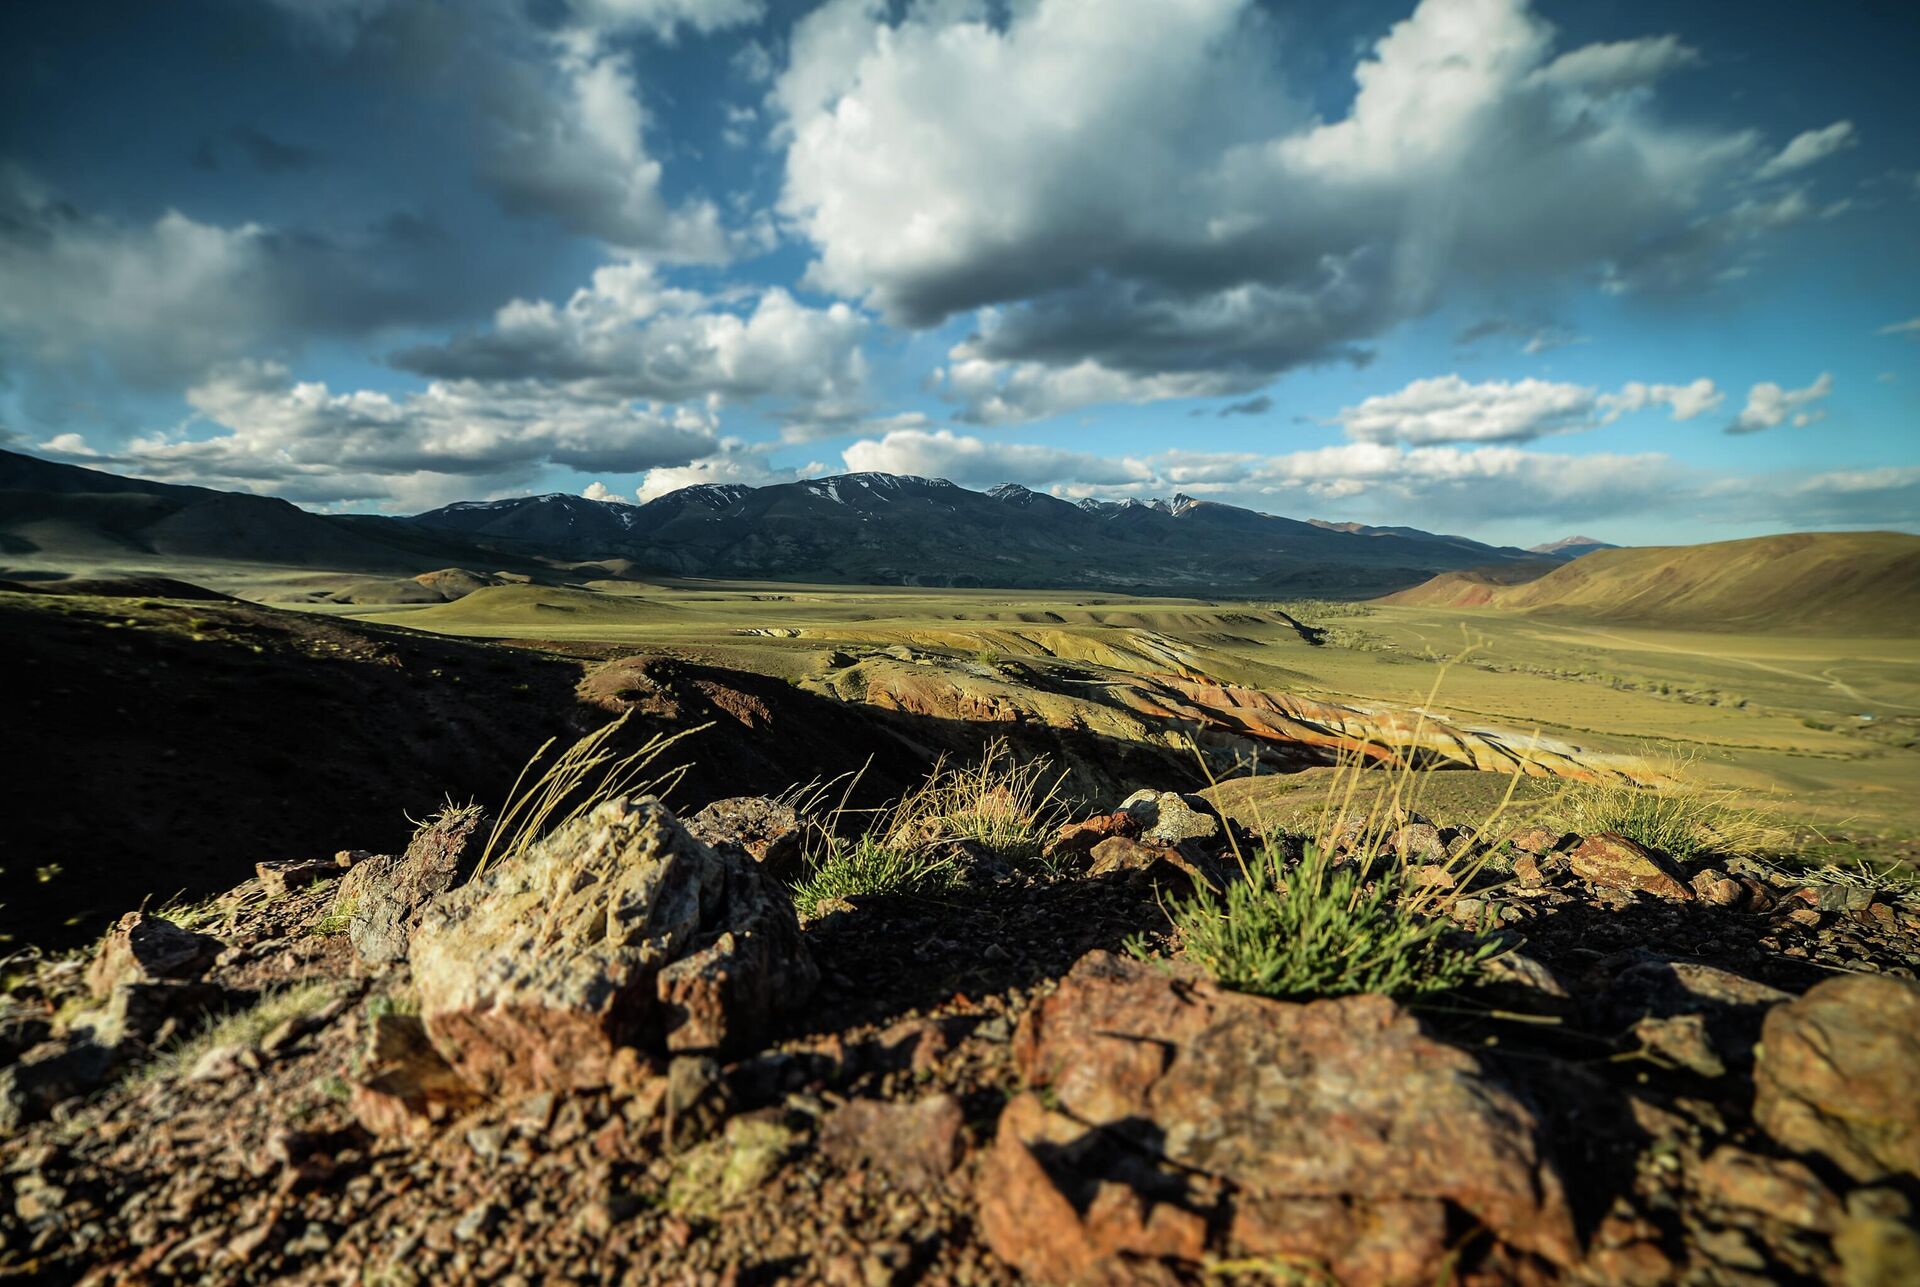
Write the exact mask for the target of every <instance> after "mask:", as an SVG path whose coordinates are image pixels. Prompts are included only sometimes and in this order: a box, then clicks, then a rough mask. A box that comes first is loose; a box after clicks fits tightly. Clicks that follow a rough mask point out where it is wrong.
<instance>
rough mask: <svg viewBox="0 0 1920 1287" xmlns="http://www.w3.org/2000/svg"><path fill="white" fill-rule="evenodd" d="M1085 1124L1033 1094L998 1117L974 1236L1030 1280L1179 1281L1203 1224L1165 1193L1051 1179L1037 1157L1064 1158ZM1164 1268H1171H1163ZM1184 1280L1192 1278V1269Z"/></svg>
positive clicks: (1192, 1263)
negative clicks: (1048, 1105)
mask: <svg viewBox="0 0 1920 1287" xmlns="http://www.w3.org/2000/svg"><path fill="white" fill-rule="evenodd" d="M1085 1135H1086V1132H1085V1128H1084V1127H1083V1126H1081V1125H1080V1124H1079V1123H1077V1122H1075V1121H1073V1120H1072V1119H1071V1118H1069V1117H1067V1116H1065V1115H1064V1114H1061V1113H1056V1112H1052V1111H1050V1110H1049V1109H1048V1108H1047V1107H1046V1106H1045V1105H1044V1104H1042V1103H1041V1102H1040V1100H1039V1099H1038V1098H1037V1097H1036V1096H1033V1095H1027V1094H1023V1095H1016V1096H1015V1097H1014V1098H1013V1099H1012V1101H1010V1102H1009V1103H1008V1104H1007V1107H1006V1110H1005V1111H1004V1112H1002V1113H1001V1114H1000V1125H999V1129H998V1131H997V1133H996V1134H995V1137H994V1142H993V1147H992V1149H991V1150H989V1152H988V1154H987V1156H986V1157H985V1159H984V1160H983V1162H982V1165H981V1169H980V1173H979V1177H978V1180H977V1181H976V1184H975V1189H974V1194H975V1205H976V1211H977V1218H978V1220H979V1225H980V1235H981V1237H982V1238H983V1239H984V1240H985V1241H986V1244H987V1246H988V1247H990V1248H992V1250H993V1253H994V1254H995V1255H997V1256H999V1257H1000V1258H1001V1259H1002V1260H1004V1261H1006V1262H1007V1263H1008V1264H1010V1265H1013V1266H1014V1267H1016V1268H1017V1269H1019V1270H1020V1271H1021V1272H1022V1273H1024V1274H1026V1275H1027V1276H1028V1277H1029V1278H1032V1279H1034V1280H1035V1281H1038V1282H1046V1283H1060V1284H1081V1283H1089V1284H1113V1285H1115V1287H1118V1285H1120V1284H1128V1285H1132V1284H1141V1285H1143V1287H1145V1285H1153V1287H1158V1285H1160V1284H1167V1285H1168V1287H1171V1284H1174V1283H1178V1282H1181V1281H1183V1275H1182V1274H1181V1273H1180V1272H1179V1271H1180V1269H1182V1268H1185V1269H1187V1270H1189V1271H1191V1270H1192V1269H1194V1268H1197V1267H1198V1264H1199V1262H1200V1260H1201V1259H1202V1257H1203V1256H1204V1255H1205V1252H1206V1240H1207V1221H1206V1218H1205V1217H1204V1216H1203V1215H1201V1214H1200V1213H1198V1212H1196V1211H1193V1210H1190V1209H1188V1208H1187V1207H1185V1206H1184V1205H1182V1204H1181V1203H1180V1202H1179V1201H1178V1200H1177V1198H1176V1197H1175V1193H1176V1190H1174V1189H1172V1188H1171V1187H1170V1188H1169V1190H1168V1191H1167V1192H1166V1193H1164V1194H1160V1195H1152V1194H1149V1193H1143V1192H1142V1188H1143V1187H1148V1188H1150V1187H1151V1186H1144V1185H1140V1184H1138V1183H1137V1182H1136V1183H1135V1184H1128V1183H1125V1182H1123V1181H1116V1180H1106V1179H1101V1178H1099V1177H1098V1176H1097V1175H1096V1176H1094V1177H1092V1178H1086V1179H1082V1178H1081V1177H1078V1176H1074V1175H1072V1174H1071V1173H1069V1174H1066V1175H1056V1174H1055V1173H1054V1171H1053V1170H1051V1169H1049V1163H1048V1162H1047V1161H1043V1160H1042V1159H1043V1157H1044V1158H1048V1159H1053V1160H1054V1165H1055V1166H1056V1167H1057V1166H1058V1164H1059V1160H1063V1159H1064V1160H1068V1161H1069V1164H1070V1162H1071V1159H1072V1156H1073V1153H1074V1151H1075V1150H1076V1147H1077V1146H1081V1145H1084V1144H1085V1142H1086V1141H1085ZM1170 1262H1171V1263H1170ZM1186 1276H1191V1275H1190V1272H1189V1274H1188V1275H1186Z"/></svg>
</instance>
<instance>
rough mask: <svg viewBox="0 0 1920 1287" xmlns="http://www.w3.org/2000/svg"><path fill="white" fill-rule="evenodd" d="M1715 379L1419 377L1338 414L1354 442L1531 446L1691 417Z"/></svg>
mask: <svg viewBox="0 0 1920 1287" xmlns="http://www.w3.org/2000/svg"><path fill="white" fill-rule="evenodd" d="M1723 397H1724V395H1723V394H1722V393H1721V392H1720V391H1719V390H1718V389H1717V388H1716V387H1715V385H1714V383H1713V381H1712V380H1709V379H1706V378H1704V377H1702V378H1701V379H1698V380H1695V381H1693V382H1692V383H1691V384H1644V383H1641V382H1639V381H1634V382H1631V383H1629V384H1626V385H1624V386H1622V387H1621V389H1620V391H1619V392H1617V393H1601V392H1600V391H1599V390H1597V389H1594V388H1591V387H1588V386H1586V385H1580V384H1568V383H1563V382H1558V381H1552V380H1537V379H1526V380H1512V381H1507V380H1488V381H1485V382H1482V383H1478V384H1475V383H1472V382H1469V381H1467V380H1465V379H1463V378H1462V377H1460V376H1458V375H1443V376H1435V377H1432V378H1430V379H1424V380H1415V381H1413V382H1412V383H1411V384H1409V385H1407V386H1406V387H1405V388H1403V389H1400V390H1398V391H1396V392H1394V393H1383V394H1376V395H1375V396H1373V397H1370V398H1367V399H1365V400H1364V401H1362V402H1361V403H1359V404H1358V405H1357V406H1351V407H1346V408H1343V409H1342V410H1341V412H1340V414H1339V416H1338V417H1337V419H1338V420H1339V422H1340V424H1341V426H1342V427H1343V428H1344V429H1345V430H1346V434H1347V437H1349V438H1351V439H1353V440H1355V441H1356V442H1366V443H1405V444H1408V445H1411V446H1421V445H1426V444H1433V443H1455V442H1528V441H1531V440H1533V439H1535V438H1544V437H1548V436H1551V435H1554V434H1564V433H1578V432H1580V431H1582V430H1587V429H1592V428H1595V427H1596V426H1599V425H1603V424H1611V423H1613V422H1614V421H1615V420H1618V419H1619V418H1620V417H1622V416H1625V415H1631V414H1633V413H1634V412H1637V411H1644V410H1646V409H1647V408H1649V407H1653V406H1662V405H1664V406H1666V407H1668V408H1669V409H1670V410H1671V412H1672V416H1673V419H1675V420H1691V419H1693V418H1694V417H1695V416H1698V415H1700V414H1702V413H1703V412H1705V411H1708V410H1711V409H1712V408H1713V407H1715V406H1717V405H1719V403H1720V402H1721V400H1722V398H1723Z"/></svg>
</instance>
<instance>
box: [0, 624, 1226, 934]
mask: <svg viewBox="0 0 1920 1287" xmlns="http://www.w3.org/2000/svg"><path fill="white" fill-rule="evenodd" d="M568 651H570V652H573V653H576V654H578V655H562V654H561V653H560V652H555V651H546V650H542V649H540V648H535V647H527V646H520V645H511V644H491V643H483V642H476V641H470V640H463V639H457V638H452V637H447V636H437V635H429V634H422V633H418V632H414V631H408V630H402V629H397V628H392V627H382V626H374V625H368V624H365V623H359V622H353V621H349V620H342V619H339V618H333V617H326V616H319V615H312V614H304V613H289V612H284V611H278V610H274V609H269V608H263V607H259V606H257V605H253V604H248V603H241V602H236V601H229V602H180V601H172V600H163V599H136V598H98V597H86V596H65V597H61V598H57V599H56V598H51V597H41V596H35V595H27V594H11V593H8V594H0V670H3V671H4V673H5V674H7V675H8V676H9V677H10V679H11V680H12V682H13V684H14V685H15V686H16V687H15V689H14V693H15V695H14V696H11V697H10V698H9V701H8V708H7V717H8V721H9V729H8V732H9V744H10V745H11V746H12V747H14V748H18V749H20V750H21V751H23V752H24V753H23V754H19V755H18V756H16V757H14V762H13V763H12V764H10V766H9V769H8V772H7V774H6V775H5V778H4V779H3V780H0V809H4V811H5V816H6V818H7V820H8V821H7V825H6V827H5V829H4V833H0V868H4V870H5V875H6V876H7V894H6V897H5V898H4V900H0V934H5V935H8V936H10V944H11V945H16V946H17V945H19V944H22V943H33V944H36V945H39V946H42V947H49V948H54V947H64V946H68V945H72V944H77V943H81V942H85V941H87V940H89V939H90V938H92V937H93V936H95V935H97V934H98V933H99V931H100V930H101V929H102V928H104V926H105V925H107V924H108V923H110V922H111V921H112V920H113V919H114V918H116V917H118V916H119V915H121V914H122V913H124V912H126V911H128V910H130V909H132V908H133V907H136V906H138V905H139V904H140V903H141V901H142V900H143V899H149V898H150V899H152V900H153V901H154V902H155V903H156V904H158V903H164V902H165V901H167V900H168V899H171V898H173V897H175V896H176V895H178V896H183V897H185V898H188V899H193V898H199V897H205V896H208V895H211V894H215V893H219V892H222V891H224V890H226V889H229V888H231V887H232V886H234V885H236V884H238V883H239V882H241V881H242V880H244V879H246V878H247V877H248V876H250V875H251V874H252V871H253V864H254V863H255V862H257V861H259V860H262V859H269V858H294V857H313V856H319V855H324V854H330V853H332V852H334V851H336V850H340V849H348V848H359V849H372V850H376V851H391V850H395V849H397V848H398V847H400V846H402V845H403V844H404V843H405V841H406V839H407V837H408V835H409V834H411V832H412V829H413V825H414V823H413V821H412V820H413V819H417V818H421V817H424V816H426V815H428V814H430V813H431V812H432V811H433V810H434V809H436V808H437V807H438V806H439V805H440V804H441V803H442V802H443V801H445V800H447V799H449V798H451V799H454V800H457V801H464V800H468V799H473V800H478V801H480V802H481V803H483V804H487V805H490V806H497V805H498V804H499V803H500V802H501V801H503V800H504V798H505V796H506V794H507V792H508V790H509V789H510V787H511V785H512V783H513V781H514V778H515V776H516V775H517V774H518V772H519V771H520V768H521V766H522V765H523V764H524V763H525V762H526V760H527V758H528V757H529V756H530V755H531V754H532V753H533V752H534V751H535V749H536V748H538V747H539V746H540V745H541V743H542V742H544V741H546V740H547V739H548V738H555V739H558V741H559V742H561V743H562V744H564V743H567V742H570V741H571V740H573V739H574V738H577V737H579V736H580V735H582V734H583V733H586V732H588V731H590V730H591V729H593V728H596V727H599V726H600V725H602V724H604V723H605V722H606V720H607V719H608V718H610V717H611V715H612V714H613V713H615V712H617V711H620V710H624V709H628V708H631V709H632V711H633V718H632V720H631V721H630V724H629V727H628V728H627V729H625V730H623V739H625V742H626V744H627V745H628V746H632V745H637V744H638V743H639V742H641V741H644V740H645V738H647V737H648V736H649V735H651V734H653V733H656V732H673V731H678V730H682V729H687V728H693V727H697V726H699V725H703V724H710V725H711V727H709V728H707V729H705V730H704V731H702V732H700V733H698V734H697V735H694V736H692V737H690V738H689V739H687V740H686V741H685V742H683V743H680V744H679V745H677V746H676V747H674V748H673V749H672V750H671V751H670V752H669V753H668V754H667V755H666V756H665V757H663V758H662V759H661V761H660V762H659V766H658V767H660V768H663V769H664V768H667V767H669V766H674V765H679V764H682V763H684V764H686V765H687V766H688V772H687V775H686V777H685V779H684V780H683V781H682V782H681V784H680V786H679V787H678V788H677V789H676V790H675V791H674V792H673V793H672V795H671V796H670V803H672V804H673V805H674V806H675V807H676V808H679V809H681V810H682V811H690V810H693V809H697V808H699V807H700V806H702V805H704V804H706V803H707V802H709V801H711V800H713V799H717V798H720V797H722V796H728V795H751V794H771V793H776V792H780V791H783V790H785V789H787V788H789V787H791V786H793V785H795V784H799V783H804V782H809V781H816V780H817V781H829V780H832V779H836V778H840V777H841V776H842V775H852V774H855V773H859V774H860V776H859V780H858V784H857V786H856V787H855V789H854V792H853V796H852V801H851V802H852V804H853V805H854V806H855V807H871V806H874V805H878V804H880V803H883V802H884V801H886V800H888V799H892V798H894V797H897V796H898V795H899V794H900V793H901V792H902V791H903V790H905V789H906V788H907V787H909V786H911V785H913V784H914V783H916V782H918V781H919V780H920V779H921V777H922V776H923V775H924V774H925V773H926V771H927V770H928V768H930V767H931V765H932V763H933V761H934V759H935V758H936V757H937V756H939V755H940V754H942V753H945V754H947V755H949V756H953V757H958V758H961V759H965V758H970V757H971V756H973V755H974V754H976V753H977V752H978V751H979V749H980V748H981V747H982V746H983V745H984V744H985V743H986V742H987V741H989V740H991V739H993V738H996V737H1005V738H1007V739H1008V741H1009V742H1010V743H1011V744H1012V745H1013V747H1014V748H1015V750H1016V751H1017V752H1019V753H1020V754H1022V755H1037V754H1043V753H1044V754H1051V755H1053V756H1054V757H1055V759H1056V762H1059V763H1062V764H1063V765H1066V766H1071V767H1072V768H1073V770H1074V772H1073V775H1072V778H1071V781H1070V782H1069V789H1070V791H1071V793H1072V794H1075V795H1078V796H1080V797H1082V798H1083V799H1084V800H1087V801H1090V802H1097V803H1105V804H1111V803H1113V802H1115V801H1117V798H1118V797H1119V796H1120V795H1123V794H1125V793H1127V792H1130V791H1132V790H1134V789H1136V788H1138V787H1141V786H1154V787H1160V788H1175V789H1187V788H1192V787H1197V786H1199V785H1202V783H1201V780H1200V779H1201V773H1200V770H1199V766H1198V764H1197V763H1196V762H1195V761H1194V760H1193V758H1192V757H1191V756H1190V755H1189V754H1186V753H1176V752H1174V751H1171V750H1169V749H1167V748H1164V747H1159V746H1151V745H1145V744H1138V743H1129V742H1121V741H1117V740H1113V739H1109V738H1103V737H1099V736H1096V735H1094V734H1091V733H1086V732H1083V731H1075V730H1066V731H1062V730H1054V729H1049V728H1045V727H1040V726H1034V725H1029V724H1026V723H1021V722H982V723H975V722H968V721H958V720H939V719H932V718H927V717H921V716H914V715H909V714H906V713H903V712H898V711H883V710H879V709H876V708H872V707H865V706H854V705H847V704H843V703H841V702H839V701H836V700H834V699H832V698H828V697H823V696H819V695H817V694H812V693H808V692H804V691H802V690H800V689H797V688H795V687H793V686H792V685H791V684H788V683H786V682H785V681H783V680H780V679H777V678H771V677H767V676H762V675H754V674H747V673H743V672H738V671H730V670H725V669H721V668H718V667H712V666H704V665H700V664H696V663H692V662H688V661H684V660H679V659H675V658H670V657H661V656H652V655H645V654H627V653H623V651H622V650H619V649H592V648H588V649H570V650H568ZM583 676H584V677H585V678H584V679H583Z"/></svg>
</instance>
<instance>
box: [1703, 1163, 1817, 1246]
mask: <svg viewBox="0 0 1920 1287" xmlns="http://www.w3.org/2000/svg"><path fill="white" fill-rule="evenodd" d="M1694 1184H1695V1186H1696V1187H1697V1188H1698V1189H1699V1191H1700V1193H1701V1195H1702V1196H1704V1197H1706V1198H1707V1199H1709V1200H1710V1201H1713V1202H1716V1203H1718V1204H1719V1205H1721V1206H1724V1207H1732V1208H1735V1209H1736V1210H1741V1211H1758V1212H1761V1213H1763V1214H1765V1215H1768V1216H1771V1217H1773V1218H1774V1219H1775V1220H1781V1221H1785V1222H1786V1223H1787V1224H1791V1225H1797V1226H1799V1227H1800V1228H1802V1229H1813V1230H1816V1231H1818V1232H1821V1233H1831V1232H1832V1231H1833V1230H1834V1228H1835V1227H1836V1226H1837V1225H1838V1224H1839V1222H1840V1218H1841V1216H1842V1214H1843V1212H1842V1210H1841V1206H1840V1199H1839V1198H1837V1197H1835V1196H1834V1194H1833V1192H1832V1190H1830V1189H1828V1188H1827V1186H1826V1185H1824V1184H1822V1183H1820V1180H1819V1178H1818V1177H1816V1176H1815V1175H1814V1173H1813V1172H1812V1171H1810V1170H1808V1169H1807V1168H1806V1167H1805V1166H1804V1165H1802V1164H1801V1163H1799V1162H1795V1161H1792V1160H1790V1159H1781V1158H1771V1157H1761V1156H1758V1155H1757V1154H1753V1153H1748V1152H1746V1151H1744V1150H1742V1149H1737V1148H1735V1147H1733V1146H1732V1145H1731V1144H1726V1145H1722V1146H1721V1147H1720V1148H1718V1149H1715V1150H1714V1152H1713V1156H1711V1157H1709V1158H1708V1159H1707V1160H1706V1162H1705V1163H1703V1164H1702V1165H1701V1167H1700V1170H1699V1172H1698V1173H1697V1175H1696V1176H1695V1178H1694Z"/></svg>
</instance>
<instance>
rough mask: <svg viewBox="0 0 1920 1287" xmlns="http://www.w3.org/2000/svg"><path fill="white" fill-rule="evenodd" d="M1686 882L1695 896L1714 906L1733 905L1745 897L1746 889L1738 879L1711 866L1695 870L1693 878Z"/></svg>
mask: <svg viewBox="0 0 1920 1287" xmlns="http://www.w3.org/2000/svg"><path fill="white" fill-rule="evenodd" d="M1687 883H1688V885H1689V886H1690V887H1691V888H1692V890H1693V892H1694V896H1695V897H1697V898H1698V899H1699V900H1700V901H1701V902H1703V903H1708V904H1711V905H1712V906H1714V907H1733V906H1735V905H1736V904H1738V903H1740V902H1741V901H1742V900H1744V899H1745V897H1746V889H1745V888H1744V887H1743V886H1742V885H1741V884H1740V882H1739V881H1737V880H1733V879H1731V878H1730V877H1729V876H1728V875H1727V874H1726V873H1725V872H1723V871H1716V870H1714V869H1713V868H1711V867H1709V868H1707V869H1706V870H1704V871H1698V872H1695V873H1694V876H1693V879H1692V880H1691V881H1689V882H1687Z"/></svg>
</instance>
